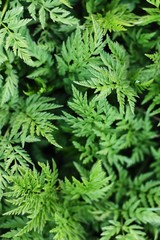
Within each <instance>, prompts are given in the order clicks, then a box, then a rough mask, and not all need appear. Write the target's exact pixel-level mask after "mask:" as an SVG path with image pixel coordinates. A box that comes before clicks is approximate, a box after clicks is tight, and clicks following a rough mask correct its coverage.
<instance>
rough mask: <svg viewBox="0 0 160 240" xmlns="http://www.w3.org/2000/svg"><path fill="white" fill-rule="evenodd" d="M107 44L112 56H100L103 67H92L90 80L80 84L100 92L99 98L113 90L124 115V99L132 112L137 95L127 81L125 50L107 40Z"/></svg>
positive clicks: (104, 54) (103, 54)
mask: <svg viewBox="0 0 160 240" xmlns="http://www.w3.org/2000/svg"><path fill="white" fill-rule="evenodd" d="M107 43H108V46H109V48H110V50H111V51H112V54H111V55H109V54H106V53H104V52H103V53H102V54H101V59H102V61H103V63H104V67H103V68H100V67H97V66H95V65H92V70H91V73H92V75H93V77H92V78H91V80H87V81H86V82H81V83H80V84H81V85H82V86H86V87H91V88H93V89H95V92H96V93H97V92H100V96H99V97H101V96H109V95H110V94H111V93H112V91H114V90H115V91H116V94H117V100H118V102H119V105H120V111H121V112H122V113H124V104H125V98H127V100H128V103H129V105H130V108H131V110H132V112H133V111H134V104H135V101H136V100H135V97H136V95H137V94H136V91H135V90H134V89H133V88H132V86H130V85H131V84H130V83H129V80H128V79H127V68H128V59H127V56H126V53H125V50H124V49H123V48H122V47H121V46H119V44H118V43H113V42H112V41H111V40H110V39H109V38H108V39H107ZM127 81H128V83H127Z"/></svg>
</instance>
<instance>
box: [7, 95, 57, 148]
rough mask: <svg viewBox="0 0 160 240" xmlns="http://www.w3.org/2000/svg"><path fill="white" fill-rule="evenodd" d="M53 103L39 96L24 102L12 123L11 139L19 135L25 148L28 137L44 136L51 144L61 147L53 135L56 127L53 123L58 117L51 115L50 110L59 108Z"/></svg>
mask: <svg viewBox="0 0 160 240" xmlns="http://www.w3.org/2000/svg"><path fill="white" fill-rule="evenodd" d="M52 102H53V99H50V98H47V97H40V96H38V95H31V96H29V97H28V98H27V99H26V101H24V100H22V102H21V105H20V106H18V109H17V110H16V111H15V113H14V114H13V115H12V118H11V121H10V123H11V135H10V137H11V138H12V137H13V136H15V135H16V134H19V136H20V139H21V143H22V146H24V144H25V142H26V138H27V136H28V135H31V137H36V136H42V137H45V138H46V139H47V140H48V141H49V142H50V143H51V144H54V145H56V146H59V145H58V144H57V143H56V141H55V140H54V137H53V135H52V133H53V131H54V130H55V128H56V127H55V126H54V125H53V124H52V122H51V121H53V120H55V119H57V117H56V116H55V115H54V114H53V113H49V110H54V109H55V108H57V107H58V106H57V105H56V104H53V103H52Z"/></svg>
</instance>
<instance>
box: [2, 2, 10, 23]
mask: <svg viewBox="0 0 160 240" xmlns="http://www.w3.org/2000/svg"><path fill="white" fill-rule="evenodd" d="M8 4H9V0H6V2H5V4H4V7H3V10H2V14H1V20H2V19H3V17H4V15H5V13H6V11H7V8H8Z"/></svg>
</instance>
